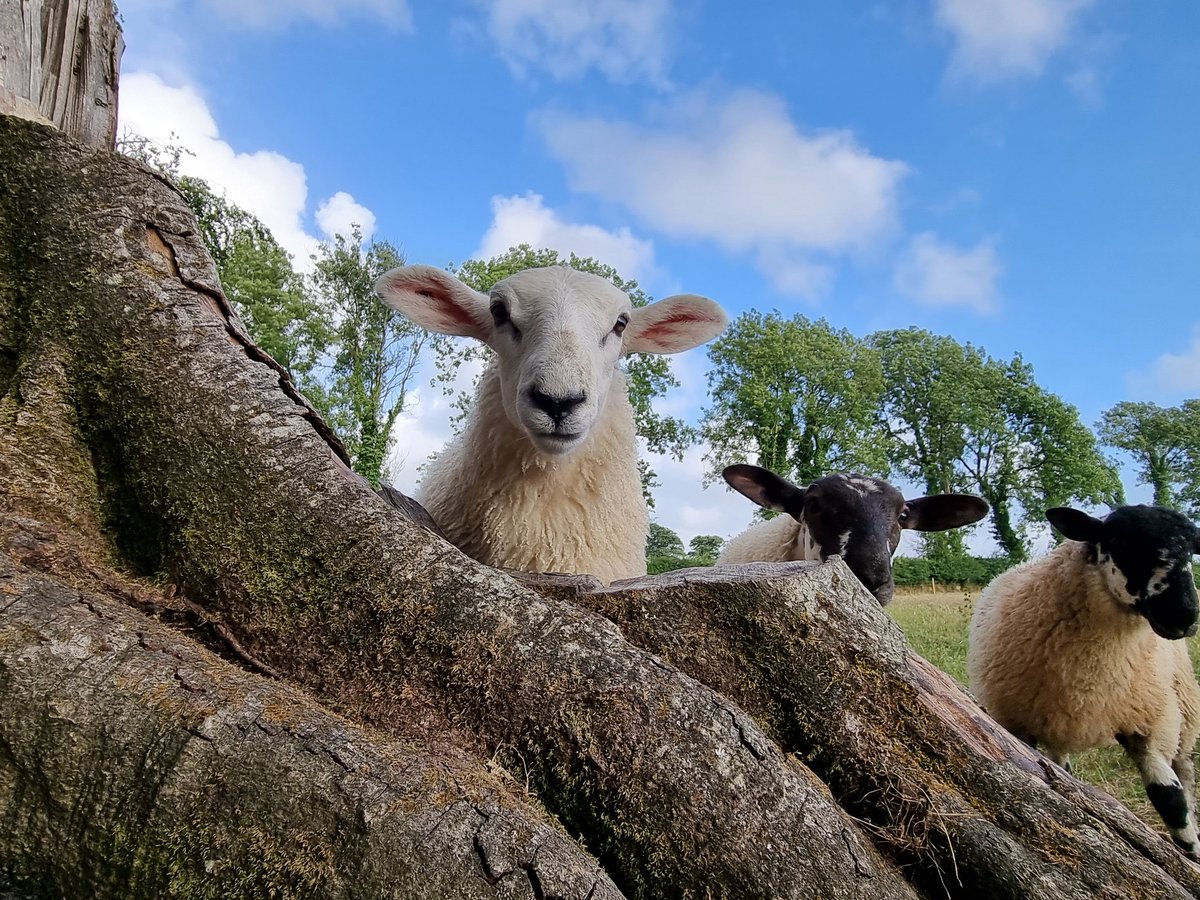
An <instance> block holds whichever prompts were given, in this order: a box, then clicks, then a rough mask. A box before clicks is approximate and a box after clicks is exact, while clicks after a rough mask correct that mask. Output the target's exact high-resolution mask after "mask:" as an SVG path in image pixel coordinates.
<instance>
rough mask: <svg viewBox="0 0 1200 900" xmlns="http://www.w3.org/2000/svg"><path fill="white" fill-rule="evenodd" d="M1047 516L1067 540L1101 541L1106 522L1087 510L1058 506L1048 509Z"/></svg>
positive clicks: (1094, 542)
mask: <svg viewBox="0 0 1200 900" xmlns="http://www.w3.org/2000/svg"><path fill="white" fill-rule="evenodd" d="M1046 518H1047V519H1048V520H1049V522H1050V524H1051V525H1053V526H1054V527H1055V528H1057V529H1058V530H1059V531H1061V532H1062V534H1063V537H1065V538H1066V539H1067V540H1070V541H1081V542H1082V543H1085V544H1098V543H1100V536H1101V533H1102V532H1103V531H1104V523H1103V522H1101V521H1100V520H1099V519H1096V518H1093V517H1092V516H1089V515H1088V514H1087V513H1085V512H1081V511H1079V510H1077V509H1071V507H1069V506H1056V507H1054V508H1053V509H1048V510H1046Z"/></svg>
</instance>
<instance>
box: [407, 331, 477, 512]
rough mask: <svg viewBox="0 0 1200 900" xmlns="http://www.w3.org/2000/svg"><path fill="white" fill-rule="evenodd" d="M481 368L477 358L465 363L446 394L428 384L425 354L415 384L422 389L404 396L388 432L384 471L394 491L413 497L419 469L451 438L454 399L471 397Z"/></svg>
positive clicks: (429, 370) (430, 369)
mask: <svg viewBox="0 0 1200 900" xmlns="http://www.w3.org/2000/svg"><path fill="white" fill-rule="evenodd" d="M484 365H485V363H484V361H483V359H481V358H472V359H469V360H468V361H467V362H465V363H464V364H463V365H462V366H460V367H459V369H458V371H457V372H456V373H455V377H454V382H453V387H454V393H453V394H446V393H445V392H444V391H443V390H442V386H441V385H440V384H439V385H436V386H434V385H430V384H429V383H428V378H429V377H430V376H432V373H433V361H432V359H431V357H430V356H429V355H428V354H427V355H426V357H425V360H424V370H423V371H422V372H421V373H420V374H419V377H418V379H417V380H416V381H415V383H418V384H423V385H424V386H422V387H420V388H417V389H415V390H412V391H410V392H409V393H408V396H407V397H406V399H405V406H406V408H405V410H404V412H403V413H401V414H400V416H399V417H398V418H397V419H396V424H395V426H394V427H393V429H392V449H391V452H390V453H389V454H388V458H387V461H386V464H385V467H384V471H385V472H386V473H387V477H388V480H389V482H390V483H391V484H392V485H393V486H394V487H395V488H397V489H398V490H400V491H403V492H404V493H405V494H408V495H409V496H410V497H412V496H414V494H415V493H416V487H417V485H418V484H419V483H420V481H421V471H420V469H421V467H422V466H424V465H425V463H426V462H428V460H429V457H430V456H431V455H433V454H434V453H437V452H438V451H439V450H441V449H442V447H444V446H445V445H446V442H447V441H449V440H450V438H452V437H453V436H454V426H453V419H454V417H455V416H456V415H457V413H458V410H457V409H456V408H455V407H454V405H453V404H454V401H455V398H456V397H457V396H459V395H460V394H462V393H464V392H466V393H467V394H469V395H473V394H474V389H475V379H476V378H478V377H479V374H480V373H481V372H482V371H483V367H484Z"/></svg>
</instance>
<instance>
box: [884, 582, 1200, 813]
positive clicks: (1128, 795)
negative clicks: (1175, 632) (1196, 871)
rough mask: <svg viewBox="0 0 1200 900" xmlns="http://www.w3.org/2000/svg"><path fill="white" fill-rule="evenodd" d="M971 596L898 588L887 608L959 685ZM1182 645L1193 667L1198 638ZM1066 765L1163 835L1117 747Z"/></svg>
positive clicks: (963, 678)
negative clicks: (901, 589) (1185, 648)
mask: <svg viewBox="0 0 1200 900" xmlns="http://www.w3.org/2000/svg"><path fill="white" fill-rule="evenodd" d="M975 596H978V595H977V594H964V593H961V592H960V593H951V592H946V593H928V592H926V593H899V592H898V593H897V594H896V599H895V600H894V601H892V603H891V604H890V605H889V606H888V611H889V612H890V613H891V614H892V617H893V618H894V619H895V620H896V622H897V624H899V626H900V628H901V630H903V632H904V634H905V636H906V637H907V638H908V643H909V646H910V647H912V649H913V651H914V652H915V653H919V654H920V655H921V656H923V657H925V658H926V659H927V660H929V661H930V662H931V663H933V664H934V665H935V666H937V667H938V668H939V669H941V670H942V671H944V672H945V673H946V674H948V675H950V676H951V677H953V678H954V679H955V680H957V681H958V682H959V684H962V685H963V686H966V684H967V626H968V624H969V623H970V621H971V609H972V603H973V601H974V598H975ZM1188 645H1189V649H1190V650H1191V653H1192V665H1193V667H1195V666H1196V663H1197V660H1198V659H1200V637H1198V638H1192V639H1190V640H1189V641H1188ZM1198 674H1200V673H1198ZM1071 768H1072V770H1073V771H1074V773H1075V775H1076V777H1078V778H1080V779H1082V780H1083V781H1086V782H1088V783H1089V784H1094V785H1095V786H1096V787H1099V788H1101V789H1102V790H1104V791H1107V792H1108V793H1110V794H1112V795H1113V796H1114V797H1116V798H1117V799H1118V800H1120V801H1121V802H1122V803H1124V804H1125V805H1126V806H1128V807H1129V808H1130V809H1131V810H1132V811H1133V812H1134V813H1135V814H1136V815H1137V816H1138V817H1139V818H1141V819H1142V821H1144V822H1145V823H1146V824H1147V825H1149V826H1150V827H1151V828H1154V829H1155V830H1156V831H1160V832H1162V833H1164V834H1165V833H1166V832H1165V830H1164V829H1163V827H1162V821H1161V820H1160V819H1159V818H1158V816H1157V815H1156V814H1155V812H1154V809H1153V808H1152V807H1151V806H1150V803H1149V801H1147V800H1146V793H1145V791H1144V790H1143V789H1142V781H1141V778H1140V777H1139V776H1138V771H1137V768H1136V767H1135V766H1134V765H1133V763H1131V762H1130V761H1129V758H1128V757H1127V756H1126V755H1125V753H1124V751H1122V750H1121V748H1120V747H1117V746H1116V745H1114V746H1112V747H1102V748H1099V749H1097V750H1089V751H1088V752H1087V753H1079V754H1075V755H1074V756H1072V757H1071Z"/></svg>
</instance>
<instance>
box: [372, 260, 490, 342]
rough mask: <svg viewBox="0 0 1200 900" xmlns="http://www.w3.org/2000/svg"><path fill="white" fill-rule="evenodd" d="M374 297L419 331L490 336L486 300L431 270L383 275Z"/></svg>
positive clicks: (423, 268) (413, 269) (394, 271)
mask: <svg viewBox="0 0 1200 900" xmlns="http://www.w3.org/2000/svg"><path fill="white" fill-rule="evenodd" d="M375 293H377V294H378V295H379V296H380V298H381V299H382V300H383V302H384V303H386V304H387V305H388V306H390V307H391V308H392V309H394V310H396V311H397V312H399V313H401V314H402V315H405V316H407V317H408V318H410V319H412V320H413V321H414V322H416V323H417V324H418V325H420V326H421V327H422V328H425V329H427V330H429V331H436V332H437V333H438V334H455V335H460V336H462V337H473V338H475V339H476V340H479V341H486V340H487V339H488V338H490V337H491V336H492V317H491V313H490V312H489V311H488V298H487V297H486V296H485V295H483V294H481V293H479V291H476V290H472V289H471V288H469V287H467V286H466V285H465V284H463V283H462V282H461V281H459V280H458V279H457V278H455V277H454V276H453V275H450V274H448V273H446V272H443V271H442V270H441V269H438V268H435V267H433V266H403V267H402V268H399V269H392V270H391V271H390V272H385V273H384V274H383V275H381V276H380V277H379V280H378V281H376V282H375Z"/></svg>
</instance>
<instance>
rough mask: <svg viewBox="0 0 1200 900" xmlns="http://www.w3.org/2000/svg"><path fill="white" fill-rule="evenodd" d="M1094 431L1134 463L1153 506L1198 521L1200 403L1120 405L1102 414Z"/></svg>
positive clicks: (1130, 403)
mask: <svg viewBox="0 0 1200 900" xmlns="http://www.w3.org/2000/svg"><path fill="white" fill-rule="evenodd" d="M1097 431H1098V432H1099V434H1100V439H1101V440H1102V441H1103V442H1104V443H1106V444H1108V445H1109V446H1110V447H1116V448H1117V449H1119V450H1124V451H1125V452H1126V453H1128V454H1129V455H1130V456H1131V457H1133V461H1134V464H1135V465H1136V466H1137V472H1138V482H1139V483H1140V484H1148V485H1150V487H1151V488H1152V489H1153V491H1154V502H1155V503H1157V504H1160V505H1162V506H1172V507H1178V508H1182V509H1186V510H1187V511H1188V512H1189V513H1190V514H1191V515H1192V516H1197V517H1200V400H1186V401H1184V402H1183V403H1182V404H1180V405H1179V406H1172V407H1162V406H1159V405H1158V404H1156V403H1136V402H1132V401H1124V402H1121V403H1118V404H1116V405H1115V406H1113V407H1112V408H1111V409H1108V410H1106V411H1105V412H1104V415H1103V417H1102V418H1101V420H1100V422H1099V423H1097Z"/></svg>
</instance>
